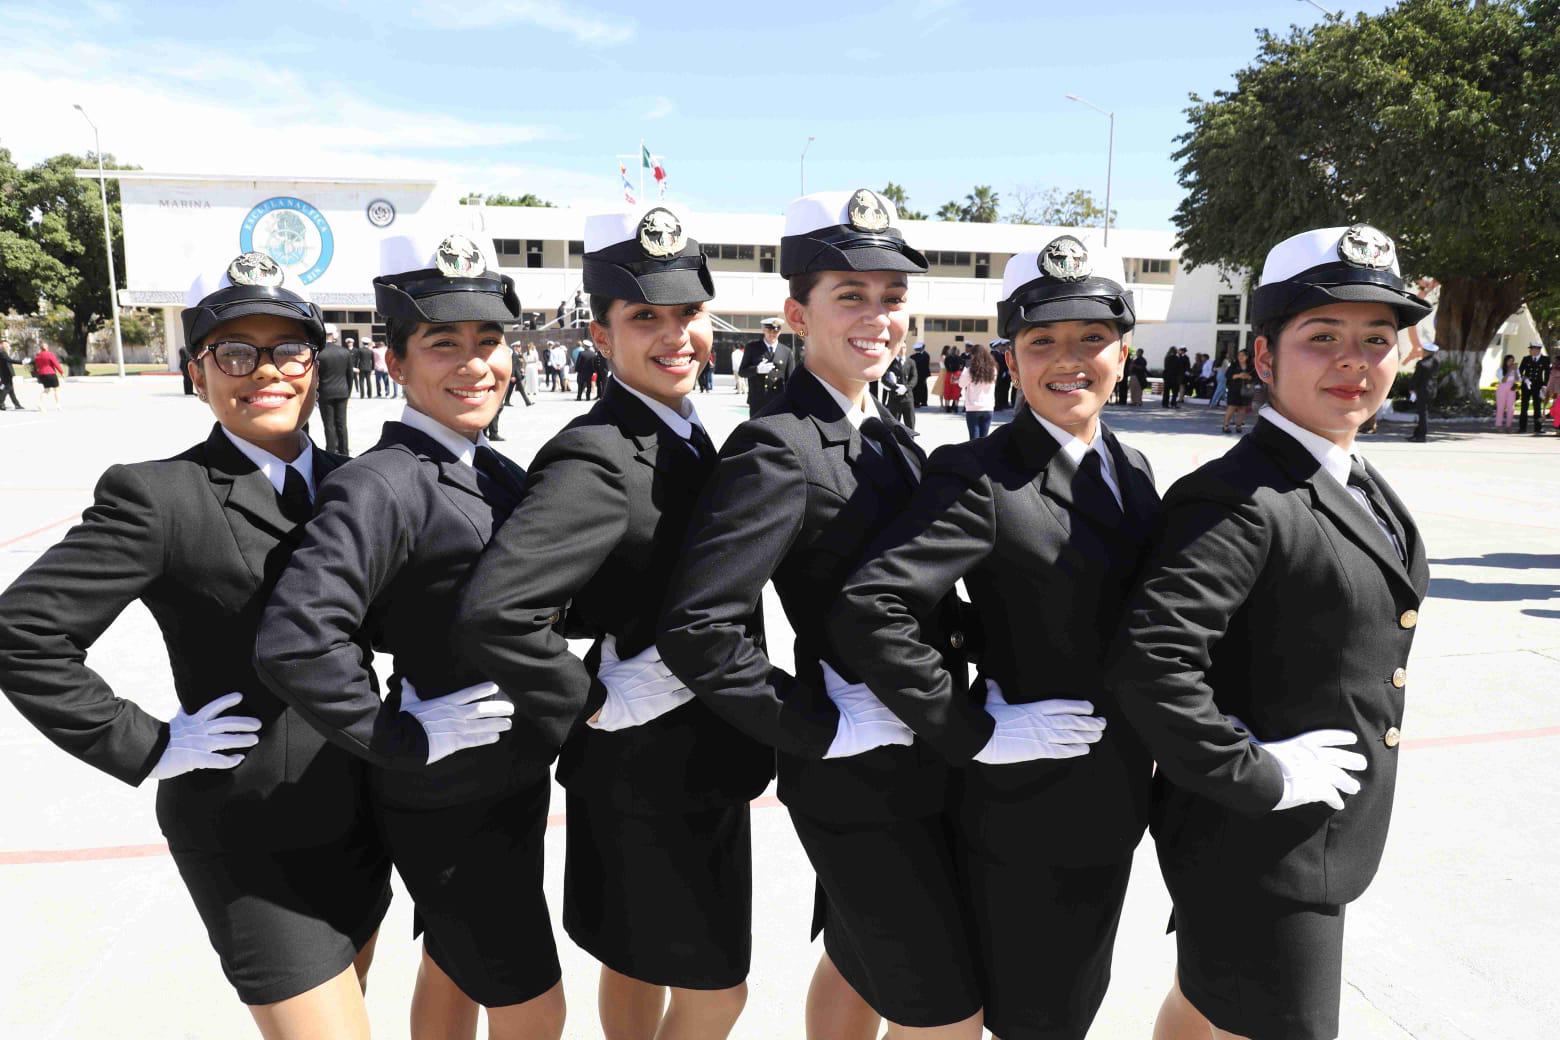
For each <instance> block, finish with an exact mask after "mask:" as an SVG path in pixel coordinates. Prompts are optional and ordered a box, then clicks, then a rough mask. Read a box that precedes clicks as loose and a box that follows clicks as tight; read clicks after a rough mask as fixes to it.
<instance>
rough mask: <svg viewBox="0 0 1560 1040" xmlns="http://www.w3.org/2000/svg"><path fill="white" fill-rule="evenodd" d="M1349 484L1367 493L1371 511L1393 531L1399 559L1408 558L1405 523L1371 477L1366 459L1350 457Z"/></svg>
mask: <svg viewBox="0 0 1560 1040" xmlns="http://www.w3.org/2000/svg"><path fill="white" fill-rule="evenodd" d="M1349 486H1350V487H1355V488H1359V489H1360V490H1361V491H1363V492H1364V493H1365V501H1367V502H1369V503H1370V510H1371V512H1373V513H1375V514H1376V519H1377V520H1378V521H1380V523H1381V524H1382V525H1385V527H1386V529H1387V530H1388V531H1391V532H1392V539H1389V540H1395V541H1396V542H1397V544H1396V545H1394V546H1393V547H1392V549H1393V551H1394V552H1396V553H1397V557H1398V559H1399V560H1406V559H1407V557H1405V556H1404V555H1403V554H1404V553H1405V552H1407V551H1408V535H1407V533H1406V532H1404V530H1403V525H1402V524H1400V523H1398V519H1397V514H1395V513H1393V512H1392V506H1391V505H1389V504H1388V503H1387V496H1386V495H1384V494H1382V493H1381V485H1380V484H1377V483H1376V482H1375V480H1373V479H1372V478H1371V475H1370V471H1369V470H1367V469H1366V468H1365V460H1363V459H1361V458H1359V457H1358V456H1353V457H1351V458H1350V459H1349Z"/></svg>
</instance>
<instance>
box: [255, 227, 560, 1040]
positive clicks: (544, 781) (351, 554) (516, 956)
mask: <svg viewBox="0 0 1560 1040" xmlns="http://www.w3.org/2000/svg"><path fill="white" fill-rule="evenodd" d="M430 255H431V259H430ZM382 263H383V267H382V269H384V270H387V271H392V272H395V273H391V274H384V275H381V276H380V277H378V278H376V279H374V300H375V306H376V307H377V309H378V310H379V313H381V314H383V315H384V316H385V324H386V332H387V336H388V339H389V343H390V352H391V353H390V361H389V368H390V375H391V378H392V379H394V380H395V382H396V383H397V384H398V385H399V386H400V387H401V388H402V390H403V391H404V392H405V395H406V407H405V409H404V410H403V411H402V413H401V418H400V420H399V421H397V422H389V423H386V424H385V428H384V432H383V434H382V435H381V436H380V439H379V443H378V444H376V445H375V446H374V447H373V448H371V449H369V451H368V452H367V453H366V454H363V455H361V456H359V457H358V458H357V459H355V460H353V462H352V463H350V464H349V465H346V466H343V467H342V468H341V469H340V470H338V471H337V472H336V473H335V474H334V475H333V477H332V479H330V480H327V481H326V482H325V483H324V485H323V486H322V487H321V489H320V501H319V508H318V510H317V511H316V516H315V520H314V522H313V524H311V527H310V534H309V537H308V538H307V539H306V540H305V542H304V544H303V545H302V546H301V547H300V548H299V550H298V552H297V553H296V554H295V556H294V558H293V561H292V565H291V566H290V567H289V568H288V570H287V571H286V573H284V574H283V575H282V577H281V579H280V580H279V581H278V582H277V587H276V591H275V592H274V593H273V594H272V597H271V603H270V605H269V606H268V607H267V608H266V613H265V617H264V620H263V622H262V624H261V627H260V637H259V642H258V644H257V647H256V656H257V663H258V665H259V670H260V674H261V676H262V677H263V678H264V679H265V681H266V683H267V684H268V685H270V686H271V688H272V689H273V690H275V691H276V693H277V695H278V696H280V697H281V698H282V699H283V700H285V701H287V702H288V703H290V704H293V705H295V706H296V707H297V708H298V710H299V711H300V712H301V713H302V714H303V715H304V716H305V717H306V718H308V719H309V720H310V721H311V722H313V723H314V724H315V725H316V726H318V727H319V728H320V730H321V732H323V733H324V734H325V735H326V736H327V737H329V738H330V739H331V740H333V741H336V742H338V743H340V744H341V745H342V746H344V747H346V748H348V749H350V750H352V751H353V752H355V753H356V754H359V755H361V756H363V757H365V758H367V759H368V760H369V761H370V762H372V763H373V764H374V765H376V766H378V767H379V768H377V769H374V770H372V771H371V774H370V778H369V785H370V798H371V802H372V804H373V808H374V813H375V817H376V819H377V821H378V823H379V826H380V829H381V831H382V832H383V834H384V837H385V842H386V844H387V845H388V847H389V850H390V854H391V857H392V858H393V859H394V861H395V866H396V869H397V871H398V872H399V873H400V875H401V878H402V880H403V881H405V882H406V888H407V891H408V892H409V893H410V894H411V897H412V899H413V901H414V902H415V903H416V909H417V913H416V920H417V925H418V927H419V929H420V930H421V931H422V932H423V933H424V938H423V957H422V962H421V967H420V969H419V972H418V977H417V988H416V991H415V993H414V994H413V997H412V1012H411V1015H412V1025H411V1035H412V1037H413V1038H414V1040H423V1038H432V1037H439V1038H443V1037H449V1036H457V1037H458V1036H467V1037H469V1036H472V1035H474V1033H475V1030H476V1025H477V1007H478V1005H480V1006H482V1007H485V1008H486V1009H487V1012H488V1035H489V1036H491V1037H495V1038H505V1040H508V1038H521V1037H524V1038H527V1040H532V1038H536V1037H543V1038H545V1037H557V1036H558V1035H560V1033H561V1032H562V1029H563V1015H564V1006H563V989H562V987H561V985H560V983H559V968H558V956H557V952H556V950H555V948H554V946H553V938H552V926H551V921H550V917H549V915H548V912H547V904H546V902H545V900H544V899H543V896H542V839H543V836H544V834H545V830H546V826H547V803H548V796H549V793H550V780H549V779H548V775H547V767H548V764H549V763H550V762H551V761H552V758H553V756H554V755H555V754H556V753H557V749H558V747H559V746H560V745H561V744H562V741H563V737H564V734H565V733H566V732H567V730H568V727H569V725H570V723H571V722H572V720H573V715H574V707H575V706H574V705H572V703H571V704H570V705H567V706H565V705H563V704H562V703H561V702H558V705H557V710H556V711H550V710H549V709H548V707H547V706H546V704H547V702H548V698H549V697H554V699H555V700H556V697H555V695H553V694H552V693H551V692H550V691H547V690H539V691H532V690H523V691H505V693H506V694H508V695H509V696H507V697H506V696H503V695H500V694H499V693H498V691H497V688H496V687H495V686H494V685H493V684H492V683H491V682H488V681H486V680H487V676H485V675H483V674H482V672H481V671H480V670H478V669H477V668H476V667H475V666H474V665H473V664H472V663H471V661H470V659H469V658H467V657H466V655H464V654H462V653H460V652H459V651H458V650H457V649H456V645H455V641H454V639H453V638H452V625H453V622H454V617H455V605H456V600H457V597H458V595H459V593H460V590H461V588H462V587H463V586H464V584H465V581H466V578H467V576H468V575H469V574H470V573H471V571H472V570H473V568H474V567H475V566H476V565H477V561H478V558H479V557H480V556H481V554H482V550H483V549H484V548H485V547H486V545H487V542H488V540H489V539H490V538H491V537H492V534H493V532H494V531H496V530H497V529H498V527H499V525H500V524H502V523H503V522H504V520H505V519H506V518H507V517H508V516H509V513H510V511H511V510H512V509H513V508H514V506H515V503H516V502H517V501H519V498H520V493H521V490H522V488H523V481H524V473H523V471H522V470H520V468H519V467H518V466H515V465H514V464H513V463H511V462H509V461H508V460H506V459H504V458H503V457H502V456H500V455H499V454H498V453H497V452H496V451H494V450H493V449H492V448H491V447H490V446H489V445H488V444H487V440H486V438H485V437H484V436H483V435H482V430H483V428H484V427H486V426H487V425H488V423H489V422H491V421H492V418H493V414H494V412H496V411H497V410H498V409H499V408H500V407H501V406H502V405H503V390H504V384H505V382H506V380H508V378H509V368H510V351H509V347H508V345H507V344H506V343H505V342H504V331H503V326H505V325H508V324H512V323H515V322H518V321H519V320H520V301H519V300H518V299H517V298H516V296H515V291H514V282H513V281H512V280H511V279H510V278H509V277H508V276H507V275H501V274H499V273H497V272H496V271H495V270H494V269H493V268H494V267H495V266H496V265H494V264H492V263H490V262H489V260H488V258H487V257H486V256H485V255H484V254H483V252H482V250H480V249H479V248H478V247H477V246H476V244H475V243H473V242H472V241H471V240H470V239H468V238H466V237H464V236H462V235H451V236H449V237H447V238H445V239H444V240H443V241H442V242H440V243H439V245H438V247H437V248H436V249H433V250H432V251H431V253H430V251H425V250H424V249H423V248H421V247H420V246H419V245H418V243H417V242H416V241H415V240H414V239H412V238H408V237H400V238H392V239H389V240H387V241H386V242H385V243H384V245H383V247H382ZM366 645H371V646H372V647H373V648H374V649H378V650H382V651H384V652H386V653H389V654H392V655H393V656H394V658H395V674H394V676H393V677H392V678H391V680H390V687H391V688H390V692H389V696H388V697H387V698H386V699H385V700H384V701H383V702H381V701H380V698H379V694H378V691H377V689H376V683H375V679H374V673H373V672H372V670H371V669H370V668H369V661H368V654H367V652H366V651H365V649H364V647H365V646H366ZM521 695H523V696H525V697H527V698H529V699H530V700H531V702H532V703H531V705H530V714H531V716H532V719H533V724H532V725H530V726H528V727H527V728H526V729H525V731H524V732H510V720H509V718H508V716H510V715H511V714H512V713H513V710H514V708H513V705H512V704H511V703H510V699H511V698H514V697H518V696H521Z"/></svg>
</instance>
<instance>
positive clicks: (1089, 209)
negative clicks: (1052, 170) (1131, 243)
mask: <svg viewBox="0 0 1560 1040" xmlns="http://www.w3.org/2000/svg"><path fill="white" fill-rule="evenodd" d="M1008 198H1009V199H1011V200H1012V209H1010V210H1009V211H1008V214H1007V216H1006V217H1004V218H1003V219H1004V220H1006V221H1007V222H1008V223H1009V224H1046V225H1049V226H1052V227H1104V226H1105V207H1104V206H1102V205H1100V203H1099V200H1097V199H1096V198H1095V197H1094V193H1093V192H1092V191H1088V190H1087V189H1084V188H1075V189H1073V190H1072V191H1069V192H1067V193H1066V194H1063V192H1062V189H1060V188H1047V189H1045V190H1044V191H1041V190H1040V189H1038V188H1036V187H1034V186H1032V185H1020V186H1019V187H1018V188H1016V189H1014V190H1013V192H1012V193H1011V194H1010V195H1009V196H1008ZM1110 222H1111V224H1112V225H1114V224H1115V223H1116V211H1115V210H1111V214H1110Z"/></svg>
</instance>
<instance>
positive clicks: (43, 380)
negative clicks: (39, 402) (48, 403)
mask: <svg viewBox="0 0 1560 1040" xmlns="http://www.w3.org/2000/svg"><path fill="white" fill-rule="evenodd" d="M38 385H39V386H41V387H43V388H44V389H45V390H58V389H59V386H60V377H59V376H57V375H54V374H53V373H52V372H51V373H50V374H49V375H46V376H39V377H38Z"/></svg>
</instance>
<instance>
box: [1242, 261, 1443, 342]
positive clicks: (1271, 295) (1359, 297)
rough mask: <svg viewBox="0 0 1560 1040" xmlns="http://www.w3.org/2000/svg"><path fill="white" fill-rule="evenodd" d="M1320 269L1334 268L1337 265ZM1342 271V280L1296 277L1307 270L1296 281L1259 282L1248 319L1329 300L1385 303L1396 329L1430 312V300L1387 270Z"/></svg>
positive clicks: (1268, 317) (1312, 307) (1266, 318)
mask: <svg viewBox="0 0 1560 1040" xmlns="http://www.w3.org/2000/svg"><path fill="white" fill-rule="evenodd" d="M1314 270H1315V268H1314ZM1321 270H1323V271H1335V270H1338V265H1328V267H1326V268H1321ZM1345 273H1346V274H1348V276H1349V278H1346V279H1343V281H1338V279H1337V276H1335V274H1334V276H1332V278H1326V276H1324V279H1318V281H1299V279H1304V276H1306V274H1307V273H1301V276H1299V279H1296V281H1287V282H1271V284H1268V285H1259V287H1257V288H1256V292H1253V293H1251V323H1253V324H1264V323H1267V321H1273V320H1276V318H1289V317H1292V315H1296V313H1301V312H1303V310H1315V309H1317V307H1328V306H1331V304H1387V306H1388V307H1392V309H1393V312H1395V313H1396V315H1398V327H1399V329H1407V327H1409V326H1410V324H1418V321H1420V320H1421V318H1424V315H1427V313H1431V304H1429V302H1427V301H1424V299H1421V298H1420V296H1415V295H1413V293H1410V292H1409V290H1406V288H1401V285H1402V279H1399V278H1398V276H1396V274H1392V273H1390V271H1365V270H1354V268H1349V270H1346V271H1345Z"/></svg>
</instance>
